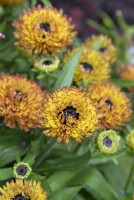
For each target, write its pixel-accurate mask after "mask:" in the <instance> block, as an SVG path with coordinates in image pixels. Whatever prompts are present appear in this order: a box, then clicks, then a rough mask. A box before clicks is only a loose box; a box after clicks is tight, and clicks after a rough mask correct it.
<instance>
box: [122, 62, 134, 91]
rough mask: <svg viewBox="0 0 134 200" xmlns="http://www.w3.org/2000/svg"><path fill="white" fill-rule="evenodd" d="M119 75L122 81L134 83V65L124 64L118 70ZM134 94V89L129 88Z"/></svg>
mask: <svg viewBox="0 0 134 200" xmlns="http://www.w3.org/2000/svg"><path fill="white" fill-rule="evenodd" d="M119 75H120V77H121V79H123V80H130V81H134V65H132V64H130V65H129V64H124V65H122V66H121V67H120V68H119ZM129 89H130V90H131V91H133V92H134V87H133V86H132V87H129Z"/></svg>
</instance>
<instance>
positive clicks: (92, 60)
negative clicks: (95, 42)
mask: <svg viewBox="0 0 134 200" xmlns="http://www.w3.org/2000/svg"><path fill="white" fill-rule="evenodd" d="M76 50H77V49H76V48H75V49H73V50H72V51H71V52H70V51H69V52H68V53H67V55H66V56H65V61H66V60H67V59H68V58H69V57H71V55H72V54H73V53H74V52H75V51H76ZM65 61H64V62H65ZM70 67H71V66H70ZM109 77H110V68H109V64H108V62H107V61H106V60H105V59H104V58H103V57H102V56H101V55H100V54H99V52H97V51H95V50H93V49H89V48H86V47H84V46H83V47H82V55H81V57H80V61H79V64H78V66H77V68H76V71H75V74H74V82H75V84H76V85H77V86H80V85H81V83H82V82H84V81H88V82H89V84H91V83H93V82H97V81H100V80H108V79H109Z"/></svg>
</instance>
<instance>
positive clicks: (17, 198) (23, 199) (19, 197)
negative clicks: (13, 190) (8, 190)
mask: <svg viewBox="0 0 134 200" xmlns="http://www.w3.org/2000/svg"><path fill="white" fill-rule="evenodd" d="M13 200H30V198H28V197H26V196H22V194H19V195H17V196H15V197H14V198H13Z"/></svg>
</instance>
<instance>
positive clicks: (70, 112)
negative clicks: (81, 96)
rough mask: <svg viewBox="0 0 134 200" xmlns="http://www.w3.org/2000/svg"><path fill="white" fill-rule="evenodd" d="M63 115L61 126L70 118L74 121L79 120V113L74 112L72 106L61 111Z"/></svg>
mask: <svg viewBox="0 0 134 200" xmlns="http://www.w3.org/2000/svg"><path fill="white" fill-rule="evenodd" d="M63 113H64V122H63V124H66V120H67V118H68V117H69V116H70V117H72V118H74V119H79V113H77V112H76V109H75V108H73V107H72V106H68V107H66V108H65V109H64V110H63Z"/></svg>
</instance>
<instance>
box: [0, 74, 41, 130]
mask: <svg viewBox="0 0 134 200" xmlns="http://www.w3.org/2000/svg"><path fill="white" fill-rule="evenodd" d="M0 91H1V92H0V116H1V117H3V118H4V123H5V124H6V126H8V127H10V128H15V127H16V125H18V126H19V127H20V128H21V129H23V130H25V131H28V130H29V129H31V128H36V127H37V126H38V125H39V117H38V113H39V111H40V109H41V102H42V100H43V98H44V96H45V94H44V93H43V91H42V90H41V89H40V87H39V86H38V85H37V84H36V83H34V82H32V81H28V80H27V79H26V78H24V77H22V76H19V75H17V76H11V75H7V74H0Z"/></svg>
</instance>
